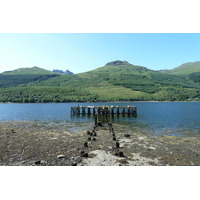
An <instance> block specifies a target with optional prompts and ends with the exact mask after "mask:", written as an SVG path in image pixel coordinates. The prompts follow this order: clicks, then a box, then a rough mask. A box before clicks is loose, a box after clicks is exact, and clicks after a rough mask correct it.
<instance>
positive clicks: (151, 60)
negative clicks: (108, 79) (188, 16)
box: [0, 33, 200, 73]
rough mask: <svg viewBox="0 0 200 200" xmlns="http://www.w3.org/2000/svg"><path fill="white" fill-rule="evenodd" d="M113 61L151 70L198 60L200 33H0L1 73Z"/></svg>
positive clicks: (78, 68)
mask: <svg viewBox="0 0 200 200" xmlns="http://www.w3.org/2000/svg"><path fill="white" fill-rule="evenodd" d="M113 60H123V61H124V60H126V61H128V62H129V63H131V64H135V65H141V66H145V67H147V68H149V69H153V70H159V69H172V68H175V67H177V66H179V65H181V64H183V63H185V62H193V61H200V34H198V33H90V34H89V33H23V34H21V33H10V34H7V33H0V72H3V71H8V70H14V69H17V68H20V67H33V66H38V67H41V68H44V69H48V70H53V69H61V70H66V69H69V70H70V71H72V72H74V73H81V72H86V71H89V70H92V69H95V68H98V67H101V66H103V65H105V64H106V63H107V62H110V61H113Z"/></svg>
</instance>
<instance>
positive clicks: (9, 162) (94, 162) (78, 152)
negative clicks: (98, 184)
mask: <svg viewBox="0 0 200 200" xmlns="http://www.w3.org/2000/svg"><path fill="white" fill-rule="evenodd" d="M92 130H93V127H91V129H89V130H87V131H86V130H84V131H78V132H72V131H70V130H67V129H66V130H64V129H63V128H62V129H60V128H59V127H57V126H55V125H52V124H48V125H46V126H44V124H42V123H36V122H1V123H0V141H1V142H0V165H1V166H150V165H151V166H199V165H200V137H175V136H157V137H153V136H149V135H144V134H142V133H140V132H139V131H138V130H136V131H132V130H130V129H129V128H128V127H126V126H125V125H119V124H113V130H114V131H113V132H112V131H110V129H109V127H108V126H104V127H97V128H96V129H95V131H92Z"/></svg>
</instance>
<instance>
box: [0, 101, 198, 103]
mask: <svg viewBox="0 0 200 200" xmlns="http://www.w3.org/2000/svg"><path fill="white" fill-rule="evenodd" d="M162 102H163V103H165V102H167V103H173V102H178V103H185V102H192V103H196V102H200V101H97V102H93V101H84V102H46V103H42V102H36V103H22V102H18V103H17V102H0V104H51V103H56V104H59V103H61V104H70V103H73V104H75V103H77V104H80V103H162Z"/></svg>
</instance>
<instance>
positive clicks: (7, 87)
mask: <svg viewBox="0 0 200 200" xmlns="http://www.w3.org/2000/svg"><path fill="white" fill-rule="evenodd" d="M187 68H190V66H188V67H185V66H184V71H187ZM29 70H30V69H29ZM32 70H33V71H34V70H38V68H36V69H32ZM174 70H175V69H174ZM39 71H42V70H41V69H39ZM169 71H170V70H168V71H164V72H163V71H153V70H150V69H148V68H146V67H143V66H137V65H132V64H130V63H128V62H127V61H119V60H117V61H112V62H109V63H107V64H106V65H105V66H102V67H100V68H97V69H95V70H92V71H89V72H86V73H80V74H73V75H60V74H56V73H49V74H45V73H44V74H43V73H42V72H40V74H38V73H39V72H36V73H33V72H32V74H31V73H29V72H30V71H28V69H26V70H25V69H24V71H23V73H22V74H19V73H18V72H19V71H17V70H14V71H12V72H9V73H2V74H0V88H1V89H0V101H1V102H71V101H82V102H86V101H185V100H187V101H191V100H200V82H199V81H198V75H199V74H200V70H199V71H198V68H197V71H196V72H194V71H192V70H191V69H190V72H191V73H189V74H186V73H184V75H182V74H181V73H179V74H176V73H172V72H171V71H170V72H169ZM172 71H173V70H172ZM180 72H181V71H180Z"/></svg>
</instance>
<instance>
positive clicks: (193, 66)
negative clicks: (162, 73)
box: [168, 61, 200, 76]
mask: <svg viewBox="0 0 200 200" xmlns="http://www.w3.org/2000/svg"><path fill="white" fill-rule="evenodd" d="M168 72H169V73H170V74H174V75H183V76H184V75H185V76H187V75H189V74H192V73H197V72H200V61H197V62H188V63H184V64H182V65H181V66H179V67H176V68H174V69H172V70H168Z"/></svg>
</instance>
